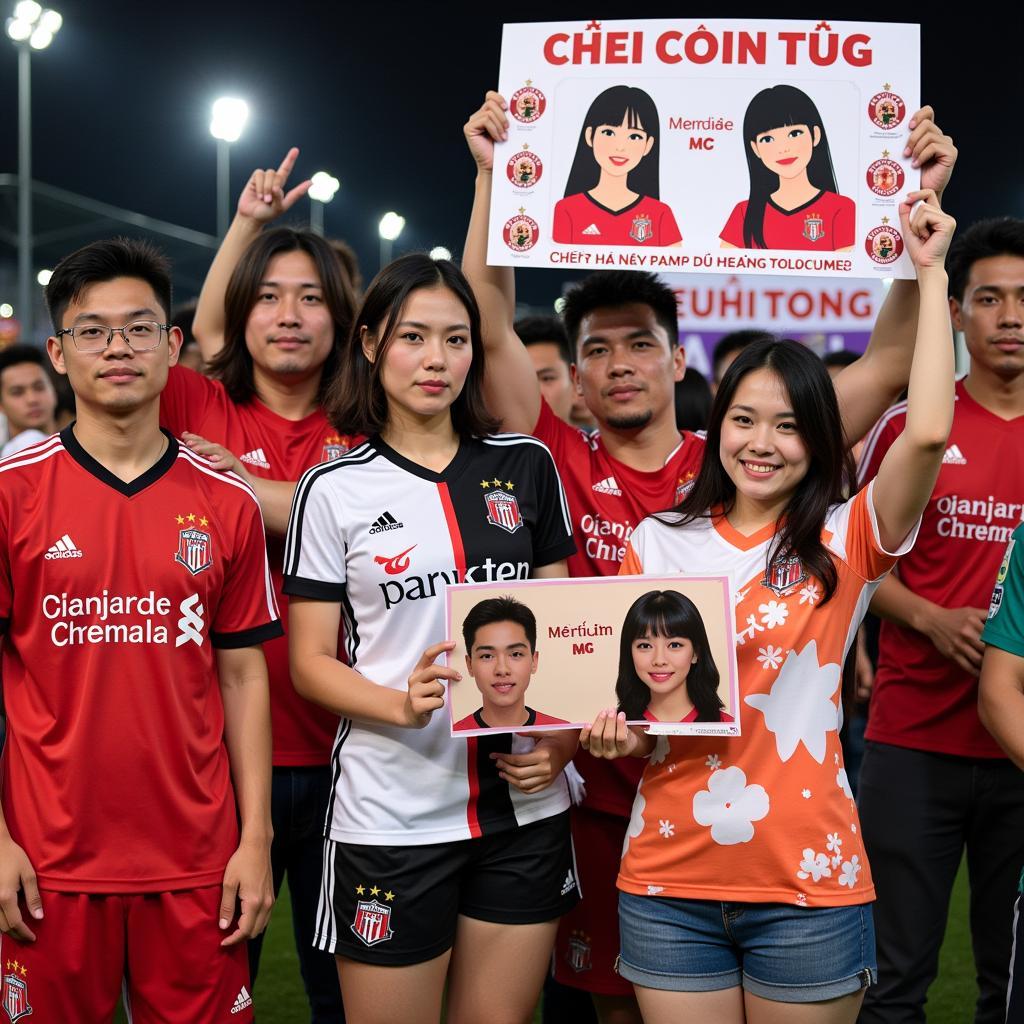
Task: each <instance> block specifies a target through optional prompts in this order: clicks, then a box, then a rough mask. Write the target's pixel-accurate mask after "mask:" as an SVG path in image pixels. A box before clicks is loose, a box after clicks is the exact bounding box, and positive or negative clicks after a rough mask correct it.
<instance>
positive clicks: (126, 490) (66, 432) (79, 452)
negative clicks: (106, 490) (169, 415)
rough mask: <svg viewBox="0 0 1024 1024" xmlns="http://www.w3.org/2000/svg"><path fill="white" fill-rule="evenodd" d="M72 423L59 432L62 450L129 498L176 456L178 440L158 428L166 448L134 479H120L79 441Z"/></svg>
mask: <svg viewBox="0 0 1024 1024" xmlns="http://www.w3.org/2000/svg"><path fill="white" fill-rule="evenodd" d="M74 425H75V424H74V423H69V424H68V425H67V426H66V427H65V428H64V429H63V430H62V431H61V432H60V442H61V444H62V445H63V446H64V450H65V451H66V452H67V453H68V455H70V456H71V458H73V459H74V460H75V462H77V463H78V464H79V465H80V466H81V467H82V469H84V470H85V471H86V472H87V473H89V474H90V475H91V476H94V477H96V479H97V480H99V482H100V483H102V484H106V485H107V486H108V487H112V488H113V489H114V490H115V491H117V492H118V493H119V494H123V495H124V496H125V497H126V498H130V497H132V496H133V495H135V494H138V493H139V492H140V491H144V490H145V489H146V488H147V487H149V485H150V484H154V483H156V482H157V480H159V479H160V478H161V477H162V476H163V475H164V474H165V473H166V472H167V471H168V470H169V469H170V468H171V467H172V466H173V465H174V460H175V459H177V457H178V442H177V441H175V439H174V438H173V437H172V436H171V434H170V432H169V431H167V430H164V429H163V427H161V428H160V433H161V434H163V435H164V437H166V438H167V450H166V451H165V452H164V453H163V455H161V456H160V458H159V459H157V461H156V462H154V463H153V465H152V466H150V467H149V469H147V470H146V471H145V473H143V474H141V475H140V476H137V477H136V478H135V479H134V480H128V481H125V480H122V479H121V478H120V477H118V476H115V475H114V474H113V473H111V472H110V470H109V469H107V467H106V466H104V465H102V464H101V463H99V462H97V461H96V459H94V458H93V457H92V456H91V455H90V454H89V453H88V452H87V451H86V450H85V449H84V448H83V447H82V446H81V444H80V443H79V441H78V438H77V437H75V432H74V430H72V427H74Z"/></svg>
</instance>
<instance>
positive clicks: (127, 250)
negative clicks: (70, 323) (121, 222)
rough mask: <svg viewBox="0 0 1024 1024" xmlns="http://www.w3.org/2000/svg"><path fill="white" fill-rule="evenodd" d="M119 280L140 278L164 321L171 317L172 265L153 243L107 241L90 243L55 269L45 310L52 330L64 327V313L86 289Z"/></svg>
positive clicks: (127, 239) (136, 239)
mask: <svg viewBox="0 0 1024 1024" xmlns="http://www.w3.org/2000/svg"><path fill="white" fill-rule="evenodd" d="M118 277H137V278H139V280H141V281H145V282H146V284H148V285H149V286H150V288H152V289H153V294H154V295H156V300H157V302H158V303H159V304H160V306H161V308H162V309H163V314H164V317H168V316H170V313H171V265H170V263H169V262H168V260H167V257H166V256H164V254H163V253H162V252H161V251H160V250H159V249H158V248H157V247H156V246H155V245H153V243H152V242H147V241H145V240H144V239H140V238H123V237H121V238H108V239H106V240H104V241H101V242H90V243H89V244H88V245H86V246H83V247H82V248H81V249H78V250H77V251H75V252H73V253H72V254H71V255H70V256H65V257H64V259H62V260H61V261H60V263H58V264H57V266H55V267H54V268H53V276H52V277H51V278H50V283H49V284H48V285H47V286H46V293H45V294H46V306H47V308H48V309H49V311H50V320H51V321H52V322H53V329H54V330H55V331H59V330H60V329H61V327H63V318H64V313H65V312H66V311H67V308H68V306H70V305H71V303H72V302H74V301H75V299H77V298H78V297H79V296H80V295H81V294H82V292H83V291H85V289H86V288H88V287H89V286H90V285H93V284H99V283H101V282H103V281H113V280H114V279H115V278H118Z"/></svg>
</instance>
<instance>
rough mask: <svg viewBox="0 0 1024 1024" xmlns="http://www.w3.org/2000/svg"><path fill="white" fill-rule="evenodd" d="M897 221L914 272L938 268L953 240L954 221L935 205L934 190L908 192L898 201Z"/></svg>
mask: <svg viewBox="0 0 1024 1024" xmlns="http://www.w3.org/2000/svg"><path fill="white" fill-rule="evenodd" d="M919 200H920V202H918V201H919ZM900 224H901V225H902V227H903V237H904V238H905V239H906V240H907V252H908V253H910V258H911V259H912V260H913V261H914V266H915V267H916V268H917V270H918V272H919V273H920V271H922V270H929V269H934V268H939V269H941V268H942V267H943V266H944V265H945V260H946V252H947V250H948V249H949V243H950V242H951V241H952V240H953V231H954V230H955V229H956V221H955V220H953V218H952V217H950V215H949V214H948V213H946V212H944V211H943V210H941V209H940V208H939V199H938V196H936V194H935V192H934V191H933V190H932V189H930V188H929V189H922V190H921V191H920V192H911V193H910V194H909V195H908V196H907V198H906V200H905V201H904V202H902V203H900Z"/></svg>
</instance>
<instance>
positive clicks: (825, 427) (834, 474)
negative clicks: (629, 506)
mask: <svg viewBox="0 0 1024 1024" xmlns="http://www.w3.org/2000/svg"><path fill="white" fill-rule="evenodd" d="M761 369H768V370H771V371H772V372H773V373H775V374H776V375H777V376H778V378H779V380H780V381H781V382H782V386H783V388H784V389H785V392H786V394H787V395H788V396H789V403H790V408H791V409H792V410H793V413H794V416H795V417H796V429H797V431H798V432H799V434H800V439H801V441H803V443H804V446H805V447H806V449H807V456H808V460H809V463H810V464H809V466H808V468H807V473H806V475H805V476H804V478H803V479H802V480H801V481H800V482H799V483H798V484H797V486H796V489H795V490H794V492H793V494H792V496H791V497H790V499H789V501H788V502H787V503H786V507H785V509H784V510H783V512H782V515H781V516H780V517H779V521H778V524H777V526H776V532H775V539H774V540H773V542H772V543H771V544H770V545H769V546H768V554H767V556H766V561H765V573H766V574H767V573H768V571H769V568H770V566H771V563H772V561H773V560H774V559H775V558H776V557H779V556H782V557H791V556H795V557H797V558H799V559H800V561H801V562H802V563H803V565H804V567H805V568H806V569H807V571H808V572H809V573H811V574H812V575H813V576H815V577H817V578H818V579H819V580H820V581H821V583H822V585H823V586H824V588H825V593H824V597H823V598H822V601H821V603H822V604H824V603H825V602H826V601H828V600H829V599H830V598H831V597H832V596H833V595H834V594H835V591H836V587H837V585H838V582H839V577H838V574H837V572H836V567H835V564H834V562H833V561H832V556H831V555H830V554H829V553H828V550H827V549H826V547H825V545H824V543H823V542H822V539H821V529H822V526H823V525H824V523H825V516H826V515H827V513H828V510H829V509H830V508H831V507H832V506H833V505H835V504H837V503H838V502H841V501H843V500H844V498H845V495H846V490H847V488H848V487H849V486H850V484H851V483H852V482H853V481H854V480H855V479H856V473H855V470H854V466H853V459H852V458H851V457H850V453H849V451H848V450H847V448H846V440H845V437H844V434H843V424H842V419H841V417H840V415H839V402H838V401H837V400H836V392H835V387H834V386H833V384H832V378H831V377H829V374H828V370H827V369H826V368H825V364H824V363H823V362H822V361H821V360H820V359H819V358H818V357H817V356H816V355H815V354H814V353H813V352H812V351H811V350H810V349H809V348H807V347H806V346H804V345H801V344H800V343H799V342H796V341H788V340H783V341H775V340H773V339H766V340H764V341H755V342H754V343H753V344H752V345H749V346H748V347H747V348H745V349H744V350H743V351H742V352H741V353H740V354H739V355H738V356H737V357H736V359H735V360H734V361H733V364H732V365H731V366H730V367H729V369H728V370H726V372H725V376H724V377H723V378H722V383H721V384H720V385H719V387H718V391H717V392H716V394H715V401H714V403H713V404H712V406H711V419H710V421H709V422H708V432H707V449H706V451H707V454H706V456H705V458H704V461H703V462H702V463H701V467H700V472H699V473H698V474H697V479H696V480H695V481H694V483H693V487H692V488H691V490H690V491H689V493H688V494H687V495H686V497H685V498H683V500H682V502H681V503H680V504H679V505H677V506H676V508H675V509H674V510H673V512H672V513H668V514H662V515H660V516H659V517H658V518H659V519H660V520H661V521H662V522H663V523H666V524H667V525H669V526H684V525H686V524H687V523H691V522H693V521H694V520H697V519H707V518H709V517H710V516H712V515H716V514H718V513H719V512H721V513H723V514H726V513H728V512H729V511H730V510H731V509H732V507H733V505H734V504H735V503H736V485H735V484H734V483H733V482H732V478H731V477H730V476H729V474H728V473H727V472H726V470H725V466H723V465H722V460H721V457H720V456H719V450H720V448H721V443H722V421H723V420H724V419H725V417H726V416H727V415H728V412H729V409H730V408H731V406H732V404H733V399H734V398H735V395H736V390H737V388H738V387H739V385H740V382H741V381H742V380H743V378H744V377H746V376H747V374H748V373H753V372H754V371H755V370H761ZM675 513H679V514H678V515H677V514H675Z"/></svg>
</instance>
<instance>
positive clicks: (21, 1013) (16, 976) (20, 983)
mask: <svg viewBox="0 0 1024 1024" xmlns="http://www.w3.org/2000/svg"><path fill="white" fill-rule="evenodd" d="M4 966H5V968H6V973H5V974H4V982H3V985H4V998H3V1004H4V1013H6V1014H7V1019H8V1020H9V1021H10V1022H11V1024H15V1021H19V1020H21V1018H22V1017H27V1016H29V1014H31V1013H32V1005H31V1003H29V1001H28V970H27V969H26V967H25V965H24V964H22V963H19V962H18V961H17V960H8V961H7V963H6V964H5V965H4Z"/></svg>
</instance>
